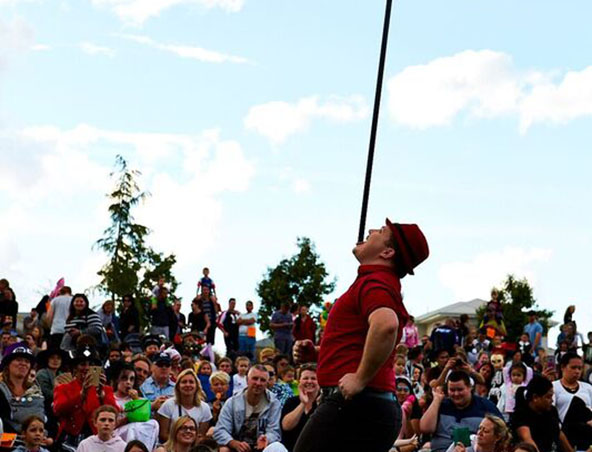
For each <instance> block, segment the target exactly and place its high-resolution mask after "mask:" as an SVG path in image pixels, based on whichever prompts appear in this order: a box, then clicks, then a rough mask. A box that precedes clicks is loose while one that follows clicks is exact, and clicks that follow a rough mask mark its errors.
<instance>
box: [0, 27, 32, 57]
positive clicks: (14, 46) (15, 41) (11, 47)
mask: <svg viewBox="0 0 592 452" xmlns="http://www.w3.org/2000/svg"><path fill="white" fill-rule="evenodd" d="M32 43H33V29H32V28H31V26H30V25H29V24H28V23H26V22H25V21H24V20H23V19H21V18H19V17H15V18H13V19H12V20H11V21H4V20H2V18H0V68H1V67H2V66H4V65H6V63H7V61H8V59H10V58H11V57H14V56H16V55H19V54H21V53H23V52H25V51H27V50H28V49H29V48H30V47H31V45H32Z"/></svg>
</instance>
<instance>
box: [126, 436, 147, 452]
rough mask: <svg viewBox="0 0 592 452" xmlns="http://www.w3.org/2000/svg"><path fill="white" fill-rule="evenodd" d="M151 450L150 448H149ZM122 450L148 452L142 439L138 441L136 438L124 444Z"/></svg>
mask: <svg viewBox="0 0 592 452" xmlns="http://www.w3.org/2000/svg"><path fill="white" fill-rule="evenodd" d="M151 450H152V449H151ZM123 452H150V451H149V450H148V448H147V447H146V445H145V444H144V443H143V442H142V441H138V440H137V439H135V440H133V441H130V442H129V443H127V446H125V450H124V451H123Z"/></svg>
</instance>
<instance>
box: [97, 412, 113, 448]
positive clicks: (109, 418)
mask: <svg viewBox="0 0 592 452" xmlns="http://www.w3.org/2000/svg"><path fill="white" fill-rule="evenodd" d="M95 427H96V428H97V435H98V436H99V437H100V438H101V439H103V438H111V436H112V435H113V430H115V414H114V413H110V412H108V411H102V412H100V413H99V414H98V415H97V419H96V421H95ZM103 441H104V439H103Z"/></svg>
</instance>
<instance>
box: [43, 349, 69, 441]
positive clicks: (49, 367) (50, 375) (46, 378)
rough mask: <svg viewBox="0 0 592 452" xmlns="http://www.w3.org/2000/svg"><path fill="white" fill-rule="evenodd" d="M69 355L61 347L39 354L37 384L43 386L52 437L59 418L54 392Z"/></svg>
mask: <svg viewBox="0 0 592 452" xmlns="http://www.w3.org/2000/svg"><path fill="white" fill-rule="evenodd" d="M67 358H68V355H67V354H66V353H65V352H64V351H63V350H61V349H59V348H50V349H49V350H42V351H41V352H40V353H39V354H38V355H37V376H36V380H37V384H38V385H39V387H40V388H41V392H42V393H43V398H44V399H45V413H46V414H47V418H48V419H47V422H46V428H47V430H48V432H49V435H50V436H51V437H55V435H56V433H57V420H56V418H55V416H54V415H53V409H52V404H53V392H54V389H55V385H56V377H57V376H58V375H61V374H62V366H64V365H65V364H66V361H67Z"/></svg>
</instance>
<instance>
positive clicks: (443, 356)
mask: <svg viewBox="0 0 592 452" xmlns="http://www.w3.org/2000/svg"><path fill="white" fill-rule="evenodd" d="M449 358H450V355H449V354H448V352H440V353H438V357H437V358H436V362H437V363H438V366H440V367H444V366H445V365H446V363H447V362H448V359H449Z"/></svg>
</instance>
